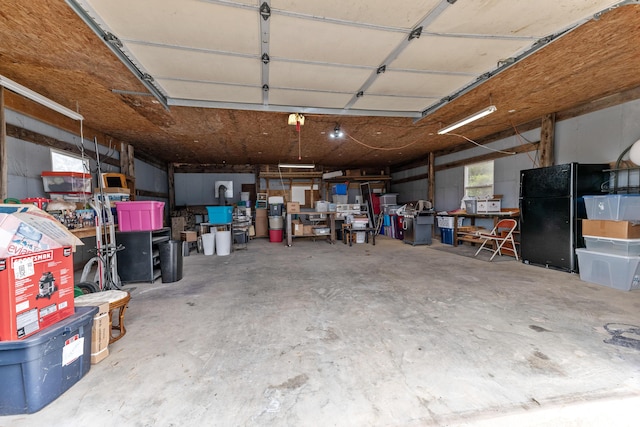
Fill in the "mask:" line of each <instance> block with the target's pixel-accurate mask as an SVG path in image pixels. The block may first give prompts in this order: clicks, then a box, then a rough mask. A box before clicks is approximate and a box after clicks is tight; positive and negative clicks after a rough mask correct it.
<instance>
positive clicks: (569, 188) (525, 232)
mask: <svg viewBox="0 0 640 427" xmlns="http://www.w3.org/2000/svg"><path fill="white" fill-rule="evenodd" d="M607 168H608V165H606V164H579V163H567V164H564V165H556V166H548V167H543V168H537V169H527V170H523V171H520V253H521V256H522V261H523V262H524V263H526V264H535V265H540V266H543V267H548V268H555V269H559V270H564V271H568V272H573V273H575V272H577V271H578V261H577V257H576V252H575V250H576V248H581V247H584V239H583V238H582V219H585V218H586V217H587V215H586V210H585V206H584V198H583V196H585V195H595V194H602V193H603V188H605V186H606V185H607V184H608V181H609V180H608V174H607V173H605V172H603V170H605V169H607Z"/></svg>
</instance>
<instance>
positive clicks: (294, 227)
mask: <svg viewBox="0 0 640 427" xmlns="http://www.w3.org/2000/svg"><path fill="white" fill-rule="evenodd" d="M291 232H292V233H293V235H294V236H303V235H304V225H302V221H300V220H299V219H292V220H291Z"/></svg>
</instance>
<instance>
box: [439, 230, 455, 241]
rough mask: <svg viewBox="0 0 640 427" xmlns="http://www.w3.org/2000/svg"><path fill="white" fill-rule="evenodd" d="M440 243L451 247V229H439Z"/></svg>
mask: <svg viewBox="0 0 640 427" xmlns="http://www.w3.org/2000/svg"><path fill="white" fill-rule="evenodd" d="M440 241H441V242H442V243H444V244H445V245H453V228H441V229H440Z"/></svg>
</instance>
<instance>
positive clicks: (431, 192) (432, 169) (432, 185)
mask: <svg viewBox="0 0 640 427" xmlns="http://www.w3.org/2000/svg"><path fill="white" fill-rule="evenodd" d="M435 162H436V155H435V154H434V153H433V151H431V152H430V153H429V176H428V177H427V179H428V180H429V186H428V190H427V200H429V201H430V202H431V204H432V205H433V206H435V203H436V197H435V196H436V165H435Z"/></svg>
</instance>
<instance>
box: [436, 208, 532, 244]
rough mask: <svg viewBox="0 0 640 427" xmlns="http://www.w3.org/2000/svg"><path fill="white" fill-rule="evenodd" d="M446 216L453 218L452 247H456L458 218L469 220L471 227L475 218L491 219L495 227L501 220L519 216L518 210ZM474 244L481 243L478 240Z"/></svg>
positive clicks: (460, 213) (458, 213) (459, 213)
mask: <svg viewBox="0 0 640 427" xmlns="http://www.w3.org/2000/svg"><path fill="white" fill-rule="evenodd" d="M448 216H453V217H454V221H453V246H458V218H470V219H471V225H475V224H476V219H477V218H485V219H492V220H493V226H494V227H495V225H496V224H497V223H498V221H500V220H501V219H504V218H514V217H516V218H517V217H519V216H520V210H519V209H507V210H503V211H500V212H487V213H475V214H469V213H466V212H456V213H450V214H448ZM475 243H482V242H481V241H479V240H478V242H475Z"/></svg>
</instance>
